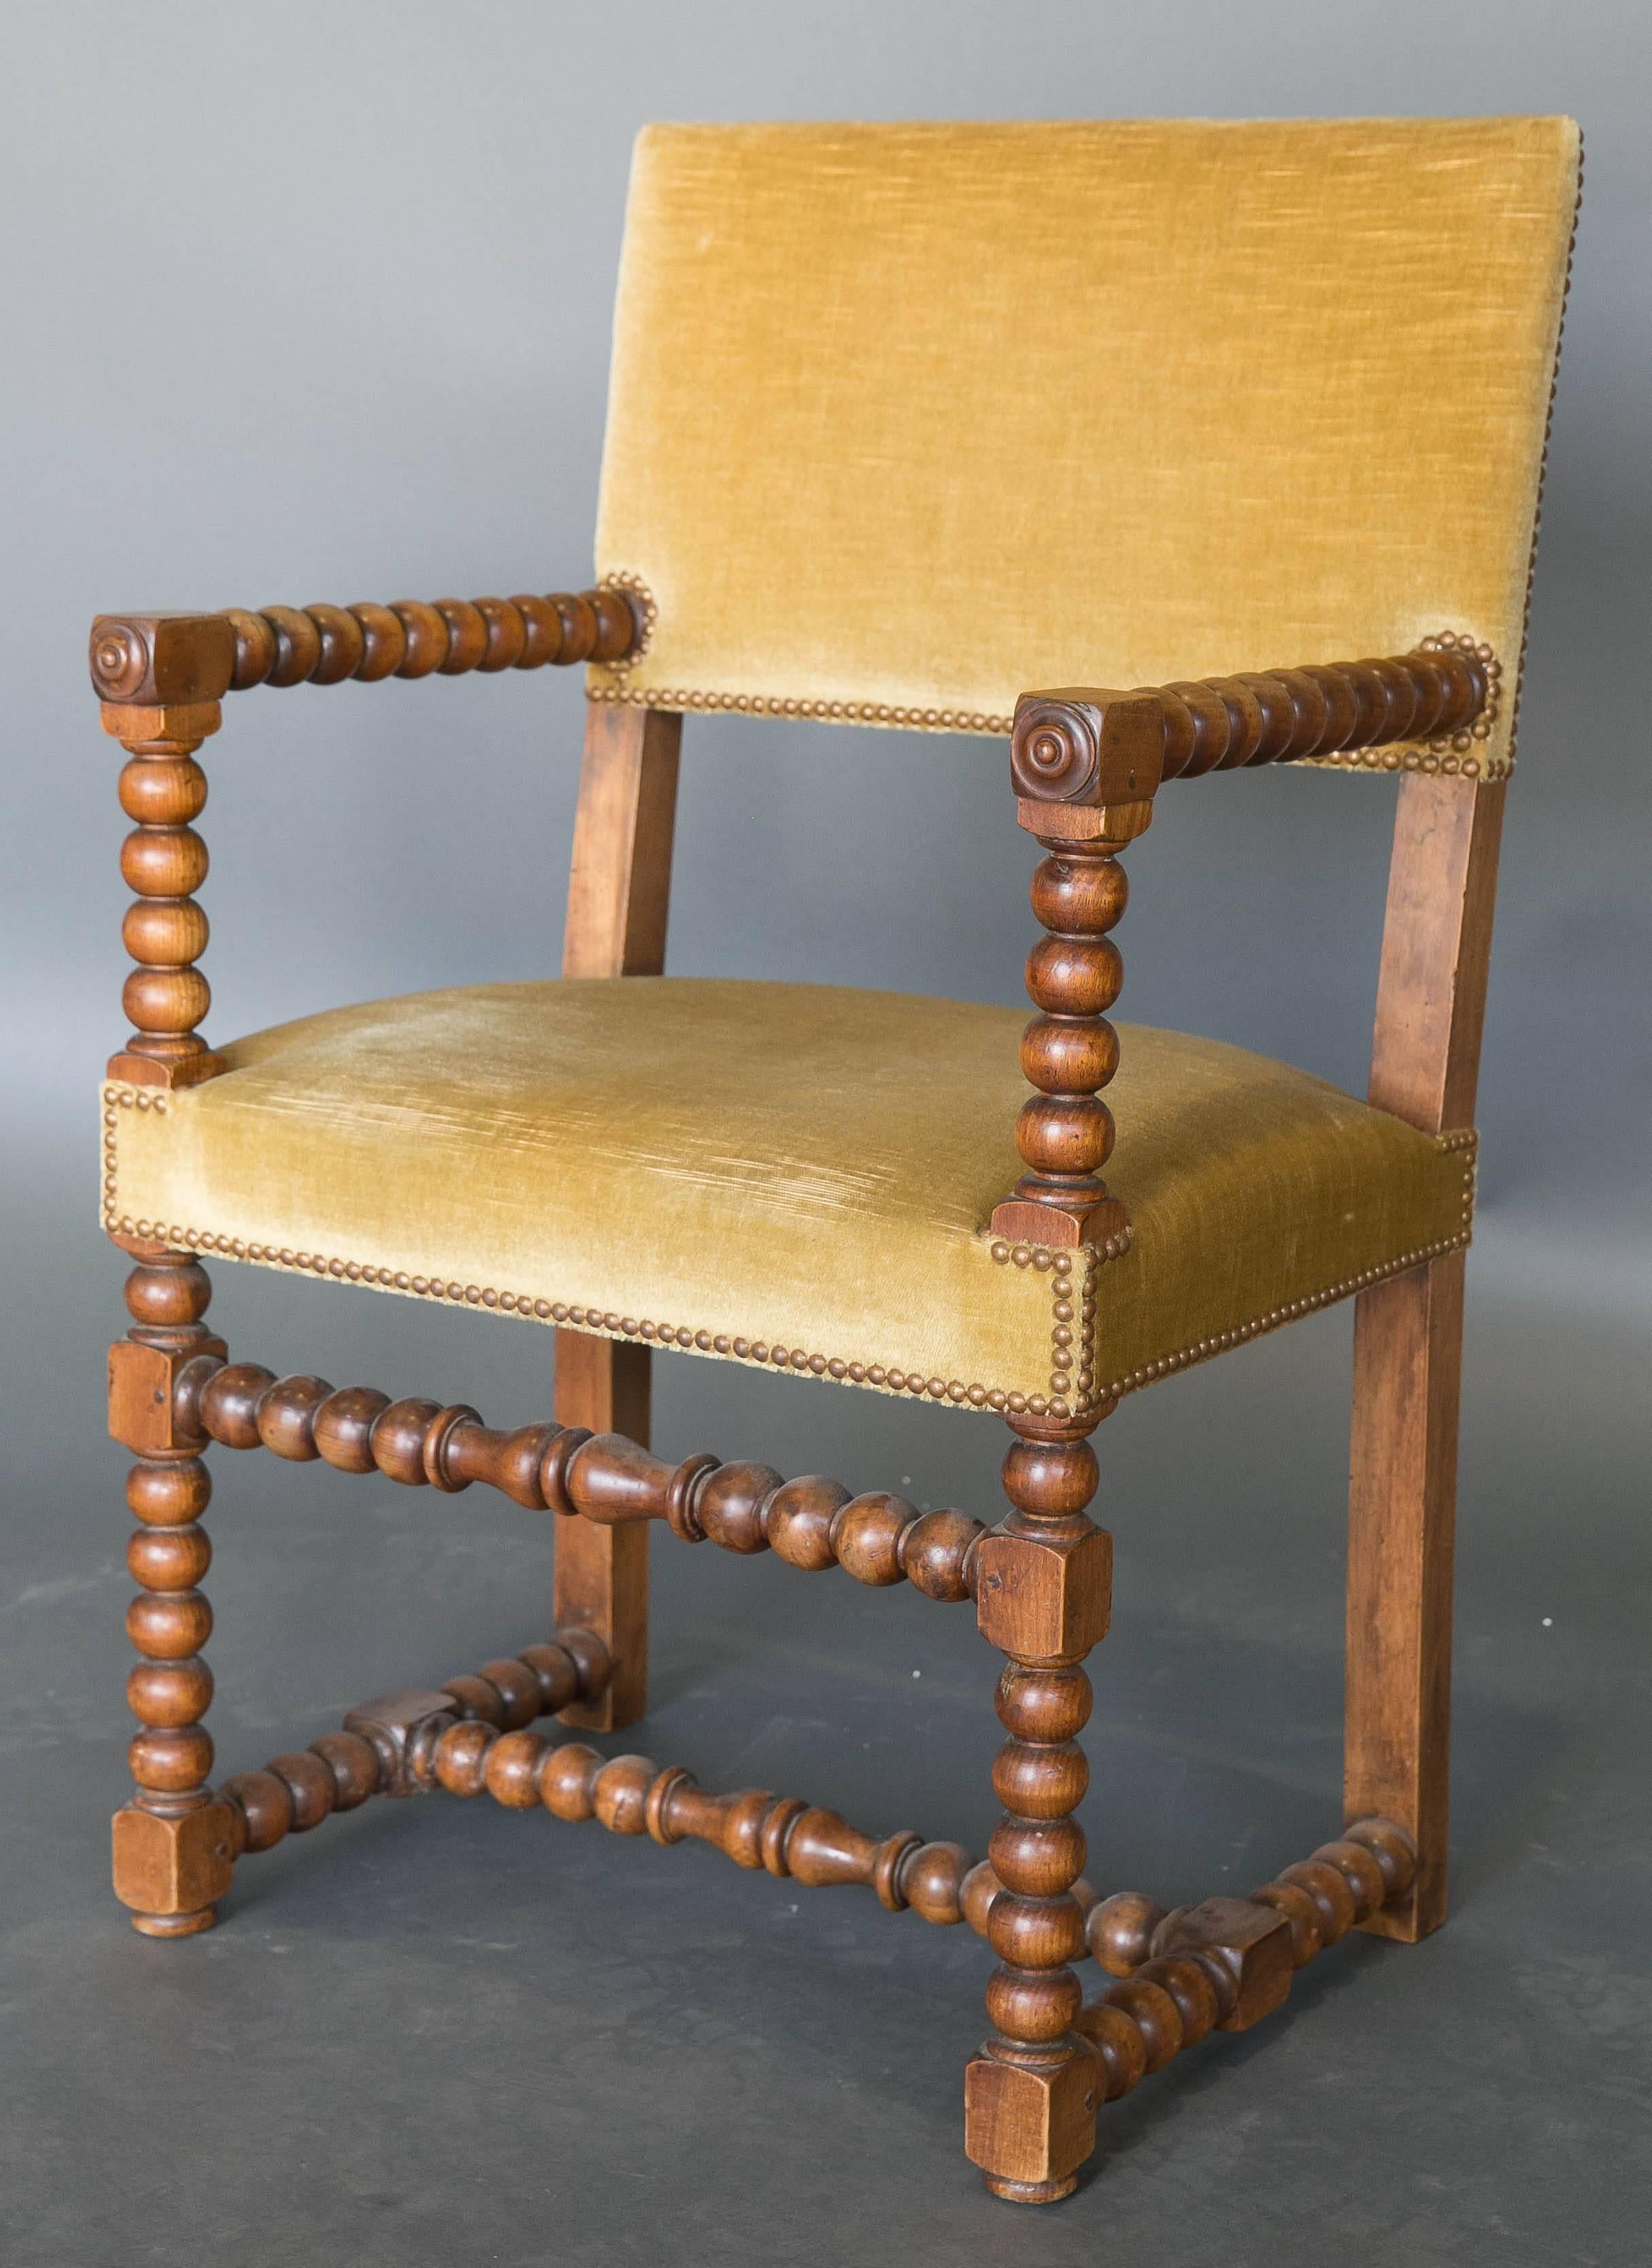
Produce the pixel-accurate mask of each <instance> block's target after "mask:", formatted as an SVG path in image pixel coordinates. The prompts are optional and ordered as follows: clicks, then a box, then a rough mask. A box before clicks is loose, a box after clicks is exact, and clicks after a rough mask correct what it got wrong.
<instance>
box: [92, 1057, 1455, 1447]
mask: <svg viewBox="0 0 1652 2268" xmlns="http://www.w3.org/2000/svg"><path fill="white" fill-rule="evenodd" d="M103 1100H104V1111H103V1226H104V1231H105V1233H106V1234H110V1235H121V1236H140V1237H150V1238H153V1239H154V1240H155V1241H157V1242H159V1243H164V1244H167V1245H170V1246H171V1247H173V1249H175V1250H180V1251H188V1252H215V1253H218V1254H219V1255H221V1256H223V1257H225V1259H230V1260H245V1261H249V1262H251V1263H253V1264H254V1265H255V1266H258V1267H263V1268H276V1269H281V1270H291V1271H292V1272H293V1273H296V1274H300V1275H311V1276H323V1277H332V1278H336V1279H337V1280H339V1281H342V1282H348V1283H351V1284H365V1285H367V1286H368V1287H369V1288H370V1289H374V1290H379V1291H385V1292H402V1293H403V1294H404V1295H406V1296H408V1297H409V1298H412V1299H416V1300H446V1301H447V1302H448V1303H449V1304H450V1305H457V1306H461V1307H489V1308H491V1309H493V1310H494V1311H495V1312H496V1313H498V1314H506V1315H520V1317H522V1318H523V1319H524V1320H525V1321H527V1322H539V1323H549V1324H551V1325H553V1326H557V1325H562V1324H566V1325H568V1326H569V1327H570V1328H571V1329H575V1330H585V1331H590V1332H594V1333H595V1334H596V1335H597V1336H599V1337H603V1338H622V1339H640V1340H641V1341H643V1342H644V1343H645V1344H648V1345H653V1346H674V1347H681V1348H682V1350H683V1351H685V1352H689V1353H700V1354H715V1355H720V1356H723V1357H726V1358H727V1359H731V1360H733V1361H734V1362H744V1363H750V1364H753V1365H755V1366H757V1367H759V1368H765V1369H778V1370H791V1371H800V1372H806V1373H809V1374H810V1375H811V1376H813V1377H815V1378H832V1379H837V1380H838V1381H844V1382H846V1383H847V1384H849V1385H852V1386H870V1387H872V1388H875V1389H876V1390H877V1391H878V1392H880V1393H887V1394H910V1395H914V1396H915V1397H917V1398H918V1400H920V1401H929V1402H950V1403H955V1404H956V1405H958V1406H962V1405H963V1404H964V1403H968V1404H969V1405H970V1408H971V1409H975V1410H998V1411H1000V1412H1006V1413H1007V1414H1008V1415H1009V1416H1011V1417H1021V1416H1022V1415H1028V1416H1031V1417H1034V1418H1045V1417H1049V1418H1068V1417H1071V1416H1072V1415H1073V1383H1074V1381H1073V1368H1072V1360H1071V1357H1072V1351H1073V1336H1072V1324H1073V1314H1072V1295H1071V1285H1072V1277H1073V1255H1072V1253H1071V1252H1057V1251H1052V1250H1051V1248H1049V1247H1048V1246H1046V1245H1034V1244H1008V1243H1006V1242H1005V1241H1003V1240H1002V1239H1001V1238H1000V1239H999V1241H997V1242H995V1243H994V1244H993V1245H992V1248H991V1252H992V1259H993V1261H994V1262H995V1263H997V1264H998V1265H999V1267H1016V1268H1031V1269H1033V1270H1036V1272H1037V1273H1038V1274H1040V1275H1048V1276H1049V1277H1050V1278H1051V1378H1050V1388H1051V1390H1050V1393H1049V1394H1048V1395H1043V1394H1032V1395H1027V1394H1020V1393H1010V1392H1008V1391H1007V1389H1005V1388H1002V1387H985V1386H980V1385H977V1384H970V1385H965V1383H964V1382H963V1381H962V1379H956V1378H953V1379H941V1378H925V1377H923V1376H921V1375H920V1373H918V1372H917V1371H913V1372H911V1373H908V1372H906V1371H903V1370H902V1369H900V1368H898V1367H896V1366H890V1365H888V1364H884V1363H875V1362H874V1363H863V1362H849V1361H845V1360H844V1359H843V1358H842V1357H841V1356H838V1355H823V1354H815V1353H810V1352H808V1351H805V1350H804V1349H802V1348H800V1347H786V1346H779V1345H771V1344H769V1343H768V1342H767V1341H766V1340H763V1339H747V1338H741V1337H730V1336H728V1335H727V1334H726V1333H721V1332H719V1333H718V1334H716V1335H715V1336H713V1335H712V1333H711V1332H709V1331H704V1330H700V1331H696V1330H690V1329H689V1328H688V1326H687V1325H686V1324H674V1323H663V1322H654V1321H653V1319H652V1318H650V1317H647V1316H640V1317H639V1316H634V1315H619V1314H614V1313H613V1312H612V1311H611V1310H608V1309H599V1308H596V1307H579V1306H573V1305H570V1304H568V1303H567V1302H565V1301H564V1300H540V1299H535V1297H534V1296H533V1294H532V1293H531V1292H504V1291H499V1290H497V1289H496V1288H495V1287H494V1286H493V1285H478V1284H461V1283H458V1282H456V1281H444V1279H443V1278H440V1277H427V1276H416V1275H410V1274H409V1272H408V1271H407V1270H405V1269H389V1268H380V1267H378V1266H376V1265H375V1264H373V1263H371V1262H368V1261H360V1260H340V1259H336V1258H334V1257H332V1256H330V1255H328V1254H325V1253H319V1252H317V1253H312V1252H299V1251H295V1250H294V1249H293V1248H291V1246H286V1245H283V1246H281V1247H279V1248H277V1247H276V1246H274V1245H266V1244H259V1243H248V1242H247V1241H245V1240H243V1239H242V1238H240V1237H239V1236H236V1237H231V1236H224V1235H220V1234H218V1233H216V1232H214V1231H211V1230H208V1229H199V1228H189V1227H182V1226H180V1225H179V1224H178V1223H177V1222H176V1221H172V1222H162V1221H154V1220H147V1219H142V1220H140V1219H134V1218H133V1217H132V1216H131V1215H130V1214H123V1213H121V1212H120V1211H119V1209H118V1203H117V1196H116V1189H117V1175H116V1170H115V1130H116V1128H117V1126H118V1124H119V1115H120V1113H121V1111H122V1110H153V1111H156V1112H157V1113H159V1116H162V1117H164V1116H166V1108H167V1092H166V1089H165V1088H164V1087H129V1086H116V1085H114V1083H113V1082H111V1083H110V1084H108V1085H107V1086H105V1088H104V1090H103ZM1478 1145H1479V1135H1478V1134H1477V1133H1476V1132H1475V1131H1474V1130H1472V1129H1471V1128H1469V1129H1465V1130H1463V1131H1461V1132H1458V1133H1454V1134H1446V1135H1442V1136H1440V1137H1438V1138H1437V1143H1436V1146H1437V1147H1438V1148H1440V1149H1441V1150H1442V1151H1446V1152H1463V1153H1464V1157H1465V1160H1466V1170H1465V1173H1464V1193H1463V1231H1462V1233H1461V1234H1460V1235H1458V1236H1454V1237H1448V1238H1446V1239H1444V1240H1443V1241H1441V1242H1439V1243H1436V1244H1429V1245H1425V1246H1422V1247H1421V1248H1419V1249H1418V1250H1417V1251H1415V1252H1408V1253H1405V1254H1404V1255H1403V1256H1401V1257H1400V1258H1399V1259H1398V1260H1396V1261H1393V1262H1390V1263H1387V1264H1386V1265H1384V1266H1383V1267H1381V1268H1368V1269H1367V1270H1364V1272H1363V1273H1362V1274H1361V1275H1358V1276H1351V1277H1349V1278H1347V1279H1346V1281H1345V1282H1343V1283H1341V1284H1336V1285H1331V1287H1330V1289H1329V1290H1327V1291H1324V1292H1310V1293H1309V1295H1308V1296H1307V1297H1306V1298H1304V1299H1301V1300H1292V1301H1291V1302H1290V1303H1289V1305H1288V1306H1286V1307H1276V1308H1274V1309H1273V1310H1272V1312H1271V1313H1270V1314H1265V1315H1258V1316H1256V1317H1254V1318H1253V1319H1252V1320H1251V1321H1250V1322H1244V1323H1240V1324H1237V1325H1235V1328H1234V1329H1232V1330H1228V1331H1224V1332H1222V1333H1221V1335H1220V1336H1219V1337H1215V1338H1210V1339H1200V1340H1198V1341H1197V1342H1196V1343H1195V1344H1192V1345H1191V1346H1187V1347H1183V1348H1181V1349H1179V1350H1178V1351H1176V1353H1175V1354H1172V1355H1166V1356H1164V1357H1163V1358H1162V1359H1161V1360H1159V1361H1158V1362H1154V1363H1148V1364H1147V1365H1146V1366H1144V1367H1143V1368H1141V1369H1140V1370H1136V1371H1132V1372H1131V1373H1130V1374H1129V1375H1128V1377H1126V1378H1124V1379H1119V1380H1116V1381H1114V1383H1113V1384H1112V1385H1110V1386H1108V1387H1104V1388H1103V1389H1102V1390H1101V1392H1100V1393H1097V1392H1096V1390H1095V1385H1094V1379H1095V1308H1096V1300H1095V1278H1096V1275H1097V1273H1098V1272H1099V1270H1101V1269H1102V1268H1103V1267H1104V1266H1105V1264H1106V1263H1107V1262H1108V1261H1110V1260H1115V1259H1117V1258H1118V1257H1120V1256H1121V1255H1123V1254H1124V1253H1125V1252H1127V1251H1128V1250H1129V1249H1130V1241H1131V1238H1130V1230H1129V1229H1128V1227H1125V1228H1124V1229H1122V1230H1120V1231H1119V1232H1118V1233H1117V1235H1115V1236H1110V1237H1109V1238H1107V1239H1106V1241H1104V1242H1103V1243H1102V1244H1099V1245H1086V1246H1084V1247H1081V1249H1082V1251H1083V1252H1084V1254H1085V1263H1084V1277H1083V1281H1082V1285H1081V1287H1080V1295H1079V1298H1080V1308H1079V1316H1078V1322H1079V1325H1080V1329H1079V1335H1078V1339H1077V1346H1078V1350H1079V1355H1080V1364H1079V1371H1078V1376H1077V1387H1078V1395H1077V1411H1078V1414H1079V1415H1080V1417H1081V1416H1083V1414H1084V1413H1085V1412H1086V1411H1087V1410H1091V1409H1093V1408H1094V1407H1095V1404H1096V1403H1097V1402H1114V1401H1117V1399H1118V1398H1119V1396H1120V1395H1125V1394H1130V1393H1133V1392H1134V1391H1135V1390H1136V1389H1137V1388H1139V1387H1143V1386H1147V1385H1151V1384H1152V1383H1153V1381H1154V1380H1155V1379H1160V1378H1165V1377H1168V1376H1169V1374H1170V1373H1172V1372H1173V1371H1178V1370H1186V1369H1188V1368H1189V1367H1191V1365H1192V1364H1194V1363H1196V1362H1203V1361H1205V1360H1206V1359H1207V1358H1208V1357H1210V1356H1211V1355H1215V1354H1221V1353H1223V1352H1224V1351H1226V1350H1227V1349H1228V1348H1229V1347H1234V1346H1239V1345H1241V1344H1243V1343H1244V1341H1246V1340H1247V1339H1253V1338H1257V1337H1261V1335H1262V1334H1263V1333H1264V1332H1265V1331H1271V1330H1273V1329H1277V1328H1278V1327H1279V1326H1280V1324H1281V1323H1287V1322H1294V1321H1295V1320H1296V1319H1297V1318H1298V1317H1299V1316H1302V1315H1306V1314H1312V1313H1313V1312H1314V1310H1315V1309H1316V1308H1319V1307H1331V1306H1333V1305H1334V1304H1335V1303H1336V1301H1337V1300H1345V1299H1346V1298H1347V1297H1348V1296H1349V1294H1350V1293H1351V1292H1362V1291H1365V1290H1367V1289H1368V1287H1369V1286H1370V1285H1373V1284H1380V1283H1384V1282H1386V1281H1387V1279H1388V1278H1390V1277H1391V1276H1403V1275H1405V1273H1406V1271H1407V1270H1410V1269H1412V1268H1418V1267H1420V1266H1421V1265H1422V1263H1424V1262H1425V1261H1427V1260H1434V1259H1438V1258H1439V1257H1440V1256H1441V1255H1442V1254H1443V1253H1447V1252H1457V1251H1460V1250H1461V1249H1462V1248H1463V1247H1464V1245H1466V1244H1467V1243H1468V1242H1469V1241H1470V1230H1471V1224H1472V1221H1473V1216H1474V1166H1475V1157H1476V1153H1477V1150H1478ZM1063 1309H1065V1310H1066V1313H1063V1312H1062V1310H1063ZM1058 1335H1059V1336H1058ZM1064 1357H1065V1358H1066V1359H1064Z"/></svg>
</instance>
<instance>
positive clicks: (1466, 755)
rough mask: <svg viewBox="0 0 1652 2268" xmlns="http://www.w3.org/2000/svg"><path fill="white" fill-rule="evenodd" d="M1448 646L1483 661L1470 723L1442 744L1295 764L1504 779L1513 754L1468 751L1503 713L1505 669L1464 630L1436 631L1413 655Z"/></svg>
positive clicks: (1350, 751) (1354, 751) (1353, 751)
mask: <svg viewBox="0 0 1652 2268" xmlns="http://www.w3.org/2000/svg"><path fill="white" fill-rule="evenodd" d="M1451 646H1457V647H1460V648H1461V649H1462V651H1463V652H1464V653H1471V654H1473V655H1474V657H1475V659H1477V660H1479V662H1481V663H1483V664H1484V666H1485V669H1486V678H1487V680H1488V682H1489V687H1490V690H1489V691H1488V693H1487V695H1486V706H1485V708H1484V709H1482V710H1481V711H1480V713H1479V716H1478V717H1477V718H1475V719H1474V722H1473V723H1472V724H1471V725H1464V728H1463V729H1462V731H1461V732H1457V733H1449V734H1448V735H1447V737H1446V738H1445V739H1444V740H1430V741H1429V742H1428V743H1427V746H1426V747H1423V746H1421V745H1418V746H1412V747H1408V746H1404V745H1400V746H1397V747H1390V748H1343V749H1340V750H1339V751H1338V752H1337V753H1336V754H1334V755H1328V756H1300V757H1298V758H1297V760H1296V761H1297V762H1299V763H1302V764H1316V765H1321V766H1323V767H1324V769H1325V770H1331V771H1364V772H1426V773H1428V774H1430V775H1431V776H1439V777H1444V778H1448V779H1450V778H1462V779H1488V780H1497V779H1507V778H1508V775H1509V773H1510V772H1511V771H1513V770H1514V768H1515V759H1514V755H1513V753H1512V751H1511V752H1510V754H1509V755H1508V756H1506V757H1505V756H1494V757H1488V758H1487V759H1486V761H1485V762H1482V761H1481V760H1480V758H1479V756H1477V755H1474V754H1473V753H1472V751H1473V748H1474V745H1475V743H1476V742H1477V741H1479V740H1490V738H1491V736H1492V730H1493V726H1494V725H1495V724H1496V722H1497V719H1498V718H1499V716H1500V715H1501V713H1502V698H1503V665H1502V663H1501V661H1500V660H1499V659H1497V655H1496V652H1494V650H1493V648H1492V647H1491V646H1489V645H1487V644H1486V641H1485V640H1484V639H1483V638H1482V639H1479V641H1476V640H1475V639H1473V638H1471V637H1469V636H1468V634H1467V632H1466V631H1457V630H1436V631H1434V634H1433V636H1432V637H1426V638H1423V639H1421V640H1420V643H1419V644H1418V647H1417V651H1418V652H1419V653H1440V652H1444V651H1445V650H1446V649H1447V648H1448V647H1451Z"/></svg>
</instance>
